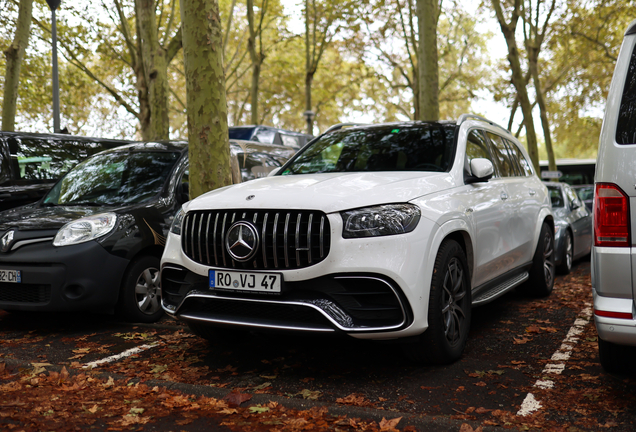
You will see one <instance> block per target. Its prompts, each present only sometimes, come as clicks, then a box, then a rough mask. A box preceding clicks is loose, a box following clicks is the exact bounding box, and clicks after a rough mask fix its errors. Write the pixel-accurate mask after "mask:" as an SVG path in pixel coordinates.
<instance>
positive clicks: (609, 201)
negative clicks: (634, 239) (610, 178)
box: [594, 183, 630, 247]
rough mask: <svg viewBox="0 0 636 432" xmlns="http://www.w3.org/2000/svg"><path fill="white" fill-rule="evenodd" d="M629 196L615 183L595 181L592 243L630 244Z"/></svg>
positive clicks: (622, 245)
mask: <svg viewBox="0 0 636 432" xmlns="http://www.w3.org/2000/svg"><path fill="white" fill-rule="evenodd" d="M629 225H630V218H629V198H628V197H627V195H625V193H624V192H623V191H622V190H621V189H620V188H619V187H618V186H616V185H615V184H611V183H597V185H596V190H595V192H594V245H595V246H615V247H625V246H628V247H629V246H630V226H629Z"/></svg>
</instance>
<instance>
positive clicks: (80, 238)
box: [53, 213, 117, 246]
mask: <svg viewBox="0 0 636 432" xmlns="http://www.w3.org/2000/svg"><path fill="white" fill-rule="evenodd" d="M116 225H117V215H116V214H115V213H100V214H96V215H92V216H86V217H83V218H81V219H76V220H74V221H72V222H69V223H67V224H66V225H64V226H63V227H62V228H60V230H59V231H58V232H57V235H56V236H55V238H54V239H53V246H69V245H74V244H79V243H84V242H87V241H91V240H95V239H96V238H99V237H103V236H105V235H106V234H108V233H109V232H111V231H112V230H113V229H114V228H115V226H116Z"/></svg>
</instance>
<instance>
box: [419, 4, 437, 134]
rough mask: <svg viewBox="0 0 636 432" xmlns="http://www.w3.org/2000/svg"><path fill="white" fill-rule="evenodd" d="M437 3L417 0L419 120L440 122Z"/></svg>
mask: <svg viewBox="0 0 636 432" xmlns="http://www.w3.org/2000/svg"><path fill="white" fill-rule="evenodd" d="M437 1H438V0H417V19H418V30H419V31H418V33H419V44H418V50H417V51H418V55H417V69H418V80H417V82H418V89H419V91H418V93H419V107H420V109H419V118H417V119H418V120H425V121H437V120H439V66H438V58H437V17H438V12H437V8H438V5H437Z"/></svg>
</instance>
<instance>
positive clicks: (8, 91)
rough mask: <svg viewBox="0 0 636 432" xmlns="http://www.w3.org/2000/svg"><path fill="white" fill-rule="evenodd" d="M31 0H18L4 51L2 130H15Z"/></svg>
mask: <svg viewBox="0 0 636 432" xmlns="http://www.w3.org/2000/svg"><path fill="white" fill-rule="evenodd" d="M32 15H33V0H20V8H19V12H18V21H17V24H16V28H15V35H14V38H13V42H12V43H11V45H9V47H8V48H7V49H6V50H5V51H4V55H5V57H6V59H7V62H6V65H5V66H6V70H5V76H4V92H3V99H2V130H3V131H14V130H15V114H16V110H17V105H18V89H19V84H20V66H21V65H22V59H23V58H24V52H25V50H26V47H27V45H28V44H29V33H30V29H31V16H32Z"/></svg>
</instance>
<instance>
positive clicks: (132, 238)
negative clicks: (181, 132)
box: [0, 141, 295, 322]
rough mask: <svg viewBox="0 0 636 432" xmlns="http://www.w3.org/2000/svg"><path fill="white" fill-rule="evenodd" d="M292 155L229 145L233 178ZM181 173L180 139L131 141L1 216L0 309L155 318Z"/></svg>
mask: <svg viewBox="0 0 636 432" xmlns="http://www.w3.org/2000/svg"><path fill="white" fill-rule="evenodd" d="M294 153H295V149H292V148H288V147H284V146H278V145H272V144H261V143H252V142H242V141H231V142H230V155H231V159H230V161H231V167H232V179H233V181H234V183H240V182H242V181H246V180H250V179H253V178H257V177H262V176H265V175H267V174H268V173H269V172H270V171H271V170H273V169H274V168H276V167H279V166H281V165H282V164H283V163H284V162H285V161H287V159H289V158H290V157H291V156H292V155H293V154H294ZM188 174H189V172H188V146H187V143H185V142H149V143H133V144H129V145H125V146H121V147H118V148H114V149H110V150H106V151H104V152H101V153H98V154H96V155H94V156H93V157H91V158H88V159H86V160H85V161H83V162H81V163H79V164H78V165H76V166H75V167H74V168H73V169H71V170H70V171H69V172H68V173H67V174H66V175H65V176H64V177H62V178H61V179H60V180H59V181H58V182H57V183H56V184H55V186H54V187H53V188H52V189H51V190H50V191H49V192H48V193H47V194H46V195H45V196H44V197H43V198H42V199H41V200H40V201H39V202H37V203H32V204H28V205H25V206H23V207H19V208H14V209H10V210H7V211H4V212H2V213H0V309H3V310H7V311H50V312H62V311H79V310H81V311H119V312H121V313H122V315H124V317H125V318H127V319H128V320H130V321H134V322H153V321H156V320H158V319H159V318H160V317H161V316H162V314H163V310H162V309H161V302H160V291H159V261H160V258H161V254H162V253H163V249H164V245H165V241H166V235H167V233H168V230H169V229H170V225H171V224H172V220H173V218H174V216H175V214H176V213H177V212H178V210H179V209H180V208H181V204H183V203H184V202H185V201H187V200H188V189H189V181H188V180H189V177H188Z"/></svg>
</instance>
